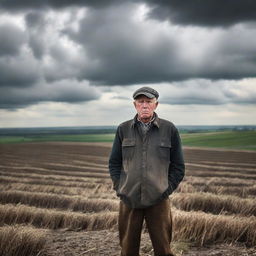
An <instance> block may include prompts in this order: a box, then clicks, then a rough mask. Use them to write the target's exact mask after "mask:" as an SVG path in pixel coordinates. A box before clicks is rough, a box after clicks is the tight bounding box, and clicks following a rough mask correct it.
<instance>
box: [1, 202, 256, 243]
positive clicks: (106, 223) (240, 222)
mask: <svg viewBox="0 0 256 256" xmlns="http://www.w3.org/2000/svg"><path fill="white" fill-rule="evenodd" d="M172 212H173V221H174V237H175V240H187V241H191V242H194V243H197V244H200V245H206V244H210V243H215V242H237V241H239V242H243V243H245V244H246V245H247V246H256V232H255V230H256V218H255V217H250V218H249V217H237V216H223V215H212V214H207V213H202V212H201V213H200V212H184V211H180V210H175V209H172ZM0 215H1V216H2V218H1V225H2V224H13V223H14V224H21V223H23V224H24V223H27V224H31V225H34V226H36V227H39V228H50V229H57V228H66V229H70V230H101V229H111V228H117V215H118V213H117V212H103V213H93V214H82V213H74V212H69V211H57V210H48V209H39V208H36V207H29V206H24V205H18V206H14V205H2V206H0Z"/></svg>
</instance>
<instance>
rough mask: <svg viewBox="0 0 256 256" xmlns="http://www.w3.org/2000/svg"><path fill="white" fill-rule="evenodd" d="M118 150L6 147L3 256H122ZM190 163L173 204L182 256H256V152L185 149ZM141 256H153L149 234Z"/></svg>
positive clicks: (0, 180)
mask: <svg viewBox="0 0 256 256" xmlns="http://www.w3.org/2000/svg"><path fill="white" fill-rule="evenodd" d="M110 146H111V145H110V144H108V143H98V144H97V143H96V144H90V143H89V144H86V143H27V144H25V143H24V144H17V145H10V144H9V145H1V148H0V154H1V162H0V175H1V176H0V203H1V205H0V215H1V221H0V226H1V227H0V254H1V252H5V254H6V256H15V255H27V256H29V255H49V256H57V255H112V256H115V255H119V246H118V235H117V215H118V203H119V202H118V199H117V198H116V196H115V193H114V192H113V190H112V189H111V182H110V179H109V176H108V171H107V159H108V154H109V152H110ZM185 160H186V168H187V175H186V177H185V179H184V181H183V182H182V184H181V185H180V187H179V188H178V190H177V191H176V193H174V194H173V195H172V196H171V200H172V212H173V220H174V242H173V249H174V250H175V251H176V252H177V255H190V256H192V255H230V256H231V255H256V252H255V248H256V231H255V230H256V217H255V216H256V203H255V195H256V185H255V179H256V152H249V151H247V152H243V151H240V152H239V151H226V150H214V149H198V148H185ZM78 231H80V232H78ZM14 233H15V234H16V236H14V235H12V234H14ZM33 234H34V235H33ZM10 237H13V240H11V239H9V238H10ZM15 239H16V240H15ZM6 241H9V243H8V242H6ZM10 241H12V242H15V245H17V247H13V246H11V245H10ZM17 241H19V242H17ZM31 243H32V244H31ZM45 244H47V245H46V246H45ZM8 246H11V247H12V248H11V247H8ZM19 246H20V247H19ZM195 246H197V247H195ZM8 248H9V249H8ZM27 248H31V249H30V250H28V249H27ZM4 250H5V251H4ZM19 250H20V254H17V251H19ZM22 250H27V251H25V252H23V251H22ZM7 251H8V253H7ZM22 253H23V254H22ZM24 253H25V254H24ZM5 254H3V253H2V254H1V255H5ZM141 255H144V256H145V255H153V251H152V246H151V243H150V240H149V237H148V234H147V232H146V227H144V231H143V234H142V245H141Z"/></svg>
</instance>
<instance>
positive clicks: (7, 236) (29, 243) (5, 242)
mask: <svg viewBox="0 0 256 256" xmlns="http://www.w3.org/2000/svg"><path fill="white" fill-rule="evenodd" d="M46 235H47V232H46V231H45V230H41V229H35V228H33V227H29V226H18V225H15V226H3V227H0V255H2V256H36V255H37V256H40V255H41V256H42V255H44V252H43V248H44V245H45V243H46Z"/></svg>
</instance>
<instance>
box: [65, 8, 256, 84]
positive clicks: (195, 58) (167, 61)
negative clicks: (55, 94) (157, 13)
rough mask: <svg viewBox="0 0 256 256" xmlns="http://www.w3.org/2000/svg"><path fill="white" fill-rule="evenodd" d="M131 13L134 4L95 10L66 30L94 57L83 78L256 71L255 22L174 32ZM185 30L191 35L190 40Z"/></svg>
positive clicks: (142, 79) (108, 80) (125, 80)
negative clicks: (76, 26)
mask: <svg viewBox="0 0 256 256" xmlns="http://www.w3.org/2000/svg"><path fill="white" fill-rule="evenodd" d="M132 15H134V5H132V4H126V5H120V6H118V7H117V6H115V7H113V8H108V9H104V10H91V11H90V12H89V13H87V15H86V16H85V17H84V19H82V20H81V22H80V26H79V30H78V31H72V30H70V29H66V30H64V31H63V33H66V35H68V36H69V38H70V39H71V40H73V41H75V42H76V43H77V44H80V45H82V46H83V48H84V50H85V52H86V54H87V56H88V59H89V61H87V62H85V63H84V65H82V67H81V70H80V74H79V75H78V77H79V78H80V79H88V80H90V81H91V82H92V83H95V84H103V85H130V84H143V83H160V82H164V81H168V82H171V81H181V80H186V79H191V78H207V79H240V78H243V77H255V76H256V63H255V62H254V61H253V59H252V54H253V52H254V53H255V51H256V46H255V45H256V39H255V37H253V36H252V35H253V34H254V33H255V29H254V28H253V27H251V28H250V27H246V26H242V28H236V27H235V28H232V29H230V30H229V31H226V32H225V33H223V31H222V30H215V31H213V33H212V34H213V35H215V34H216V36H212V35H211V32H210V31H207V30H206V29H204V30H203V29H201V30H200V29H199V28H188V29H187V30H185V28H178V29H177V32H176V33H173V32H172V27H169V29H170V33H169V34H168V33H166V32H164V31H161V28H160V26H157V25H154V24H153V26H152V25H151V24H152V23H150V25H149V24H148V25H145V23H144V24H143V23H136V22H135V21H134V20H132V19H131V17H132ZM158 25H159V24H158ZM154 26H155V27H154ZM150 29H152V31H150ZM193 29H194V30H195V31H193ZM196 29H197V30H196ZM202 33H204V36H202ZM242 34H243V37H242V36H241V35H242ZM184 35H188V37H187V39H185V40H184V39H183V36H184ZM195 42H196V43H195ZM208 45H209V46H208ZM254 55H255V54H254ZM254 55H253V56H254Z"/></svg>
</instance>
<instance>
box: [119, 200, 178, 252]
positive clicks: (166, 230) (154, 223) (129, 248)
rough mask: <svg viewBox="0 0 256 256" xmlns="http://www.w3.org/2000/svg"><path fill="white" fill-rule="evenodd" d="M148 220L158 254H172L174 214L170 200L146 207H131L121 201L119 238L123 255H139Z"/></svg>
mask: <svg viewBox="0 0 256 256" xmlns="http://www.w3.org/2000/svg"><path fill="white" fill-rule="evenodd" d="M144 219H145V221H146V225H147V229H148V232H149V236H150V239H151V242H152V245H153V248H154V253H155V255H156V256H168V255H169V256H172V255H174V254H172V252H171V249H170V242H171V239H172V216H171V207H170V200H169V199H165V200H163V201H161V202H160V203H158V204H156V205H153V206H150V207H148V208H144V209H131V208H129V207H128V206H127V205H126V204H125V203H123V202H122V201H120V208H119V219H118V227H119V238H120V246H121V256H138V255H139V250H140V239H141V231H142V226H143V221H144Z"/></svg>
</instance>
